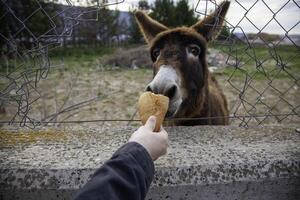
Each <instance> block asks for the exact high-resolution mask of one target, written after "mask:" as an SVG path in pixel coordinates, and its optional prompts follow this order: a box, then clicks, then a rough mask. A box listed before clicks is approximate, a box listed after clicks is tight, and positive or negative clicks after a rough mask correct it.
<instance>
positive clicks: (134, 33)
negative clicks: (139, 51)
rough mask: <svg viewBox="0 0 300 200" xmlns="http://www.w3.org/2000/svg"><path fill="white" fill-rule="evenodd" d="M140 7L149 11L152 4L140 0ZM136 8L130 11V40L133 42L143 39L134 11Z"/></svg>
mask: <svg viewBox="0 0 300 200" xmlns="http://www.w3.org/2000/svg"><path fill="white" fill-rule="evenodd" d="M138 9H139V10H143V11H146V12H147V11H148V10H149V9H150V6H149V4H148V1H145V0H140V1H139V2H138ZM135 11H136V9H134V10H132V11H131V12H130V24H131V25H130V27H129V30H128V31H129V35H130V42H132V43H139V42H141V41H142V34H141V32H140V29H139V26H138V24H137V22H136V20H135V17H134V12H135Z"/></svg>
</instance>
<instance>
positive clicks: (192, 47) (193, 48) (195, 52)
mask: <svg viewBox="0 0 300 200" xmlns="http://www.w3.org/2000/svg"><path fill="white" fill-rule="evenodd" d="M188 51H189V52H190V53H192V54H193V55H194V56H199V55H200V53H201V49H200V47H199V46H198V45H195V44H192V45H190V46H189V47H188Z"/></svg>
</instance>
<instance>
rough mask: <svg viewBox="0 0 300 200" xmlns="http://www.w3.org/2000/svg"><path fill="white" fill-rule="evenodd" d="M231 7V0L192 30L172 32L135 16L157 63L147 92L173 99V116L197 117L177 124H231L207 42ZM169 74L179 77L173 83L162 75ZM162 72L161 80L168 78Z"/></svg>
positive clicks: (158, 24) (180, 29)
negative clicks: (156, 53) (211, 66)
mask: <svg viewBox="0 0 300 200" xmlns="http://www.w3.org/2000/svg"><path fill="white" fill-rule="evenodd" d="M229 4H230V2H228V1H224V2H222V3H221V4H220V5H219V7H218V9H216V10H215V12H214V13H212V14H211V15H209V16H207V17H206V18H204V19H203V20H200V21H199V22H197V23H196V24H194V25H193V26H191V27H177V28H172V29H169V28H167V27H166V26H164V25H162V24H160V23H159V22H157V21H155V20H153V19H151V18H150V17H149V16H148V15H146V14H145V13H143V12H142V11H137V12H136V13H135V17H136V20H137V22H138V24H139V27H140V29H141V32H142V33H143V35H144V38H145V40H146V41H147V43H148V45H149V47H150V52H151V58H152V60H153V62H154V64H153V72H154V79H153V80H152V82H151V83H150V84H149V85H148V87H147V89H148V90H150V91H153V92H155V93H162V94H164V95H166V96H169V98H170V99H171V100H172V99H173V101H170V102H173V104H172V105H171V104H170V107H171V108H173V109H171V108H169V109H171V111H170V113H171V114H173V115H174V116H173V117H175V118H196V119H195V120H181V121H180V120H178V121H175V122H174V123H175V125H212V124H213V125H226V124H228V115H229V113H228V108H227V100H226V97H225V95H224V93H223V91H222V89H221V87H220V86H219V84H218V82H217V80H216V79H215V78H214V77H213V75H212V74H211V73H210V72H209V70H208V65H207V61H206V50H207V43H208V42H209V41H211V40H212V39H213V38H215V37H216V36H217V35H218V33H219V32H220V30H221V28H222V25H223V22H224V17H225V15H226V12H227V10H228V8H229ZM191 46H196V49H198V50H199V52H198V53H197V54H191V52H192V51H191V52H190V51H189V50H190V49H191V48H192V47H191ZM156 49H158V50H159V57H158V56H154V55H153V52H154V51H155V50H156ZM200 50H201V51H200ZM161 69H164V70H161ZM161 71H165V72H161ZM167 71H168V73H171V74H173V75H172V76H174V77H175V75H176V76H178V77H175V78H174V80H171V79H170V78H168V77H167V76H166V75H162V74H163V73H167ZM159 73H160V75H159V77H163V76H164V77H165V78H159V77H157V76H156V75H157V74H159ZM160 79H161V80H160ZM177 79H179V80H180V81H178V80H177ZM175 80H176V81H175ZM171 82H172V84H171ZM169 85H171V86H169ZM170 88H171V89H170ZM175 108H176V109H175ZM174 110H175V111H174ZM199 118H201V119H199Z"/></svg>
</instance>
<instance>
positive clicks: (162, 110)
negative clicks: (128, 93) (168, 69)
mask: <svg viewBox="0 0 300 200" xmlns="http://www.w3.org/2000/svg"><path fill="white" fill-rule="evenodd" d="M168 106H169V98H168V97H166V96H164V95H160V94H154V93H152V92H145V93H143V94H142V95H141V96H140V99H139V102H138V112H139V115H140V119H141V121H142V123H143V124H145V123H146V122H147V120H148V118H149V117H150V116H151V115H154V116H156V125H155V128H154V132H159V131H160V127H161V125H162V123H163V121H164V119H165V115H166V113H167V111H168Z"/></svg>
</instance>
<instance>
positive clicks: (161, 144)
mask: <svg viewBox="0 0 300 200" xmlns="http://www.w3.org/2000/svg"><path fill="white" fill-rule="evenodd" d="M155 124H156V117H155V116H151V117H149V119H148V120H147V122H146V124H145V125H144V126H141V127H140V128H139V129H138V130H136V131H135V132H134V133H133V134H132V135H131V137H130V139H129V142H137V143H139V144H141V145H142V146H143V147H144V148H145V149H146V150H147V151H148V153H149V154H150V156H151V158H152V160H153V161H155V160H156V159H158V158H159V157H160V156H162V155H164V154H166V153H167V147H168V133H167V132H166V131H165V129H164V128H163V127H161V129H160V131H159V132H153V130H154V128H155Z"/></svg>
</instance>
